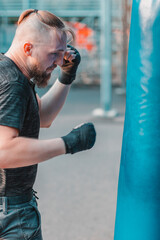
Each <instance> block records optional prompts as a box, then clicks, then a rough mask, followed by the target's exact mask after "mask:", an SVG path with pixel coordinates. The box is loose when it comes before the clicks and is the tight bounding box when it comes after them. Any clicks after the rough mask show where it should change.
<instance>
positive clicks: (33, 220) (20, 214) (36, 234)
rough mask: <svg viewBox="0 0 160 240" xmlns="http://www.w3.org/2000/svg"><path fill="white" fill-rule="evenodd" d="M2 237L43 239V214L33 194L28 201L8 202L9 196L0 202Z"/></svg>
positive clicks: (0, 237)
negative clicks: (19, 202) (41, 214)
mask: <svg viewBox="0 0 160 240" xmlns="http://www.w3.org/2000/svg"><path fill="white" fill-rule="evenodd" d="M0 239H1V240H2V239H3V240H42V234H41V216H40V213H39V211H38V208H37V201H36V199H35V197H34V196H33V197H32V199H31V200H30V201H28V202H26V203H21V204H13V205H12V204H8V201H7V197H4V198H1V204H0Z"/></svg>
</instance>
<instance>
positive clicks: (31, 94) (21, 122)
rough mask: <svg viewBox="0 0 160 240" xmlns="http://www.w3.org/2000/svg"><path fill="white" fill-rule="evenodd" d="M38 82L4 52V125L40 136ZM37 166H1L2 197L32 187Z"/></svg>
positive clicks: (0, 84)
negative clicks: (37, 97)
mask: <svg viewBox="0 0 160 240" xmlns="http://www.w3.org/2000/svg"><path fill="white" fill-rule="evenodd" d="M34 87H35V86H34V84H33V83H31V82H29V80H28V79H27V78H26V77H25V76H24V75H23V74H22V72H21V71H20V70H19V68H18V67H17V66H16V64H15V63H14V62H13V61H12V60H11V59H9V58H8V57H6V56H4V55H3V54H0V125H3V126H9V127H14V128H17V129H18V130H19V136H24V137H27V138H38V135H39V129H40V118H39V108H38V103H37V99H36V93H35V89H34ZM36 173H37V165H33V166H29V167H21V168H12V169H0V196H16V195H20V194H23V193H25V192H27V191H30V190H32V187H33V184H34V182H35V178H36Z"/></svg>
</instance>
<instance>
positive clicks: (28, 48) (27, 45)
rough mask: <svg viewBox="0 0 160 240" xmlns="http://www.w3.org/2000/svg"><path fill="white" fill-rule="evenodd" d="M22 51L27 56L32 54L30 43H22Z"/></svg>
mask: <svg viewBox="0 0 160 240" xmlns="http://www.w3.org/2000/svg"><path fill="white" fill-rule="evenodd" d="M23 47H24V53H25V54H26V55H27V56H31V54H32V47H33V46H32V44H31V43H28V42H27V43H25V44H24V46H23Z"/></svg>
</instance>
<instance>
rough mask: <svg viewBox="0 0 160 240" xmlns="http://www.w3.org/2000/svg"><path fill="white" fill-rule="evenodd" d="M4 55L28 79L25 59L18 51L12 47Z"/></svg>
mask: <svg viewBox="0 0 160 240" xmlns="http://www.w3.org/2000/svg"><path fill="white" fill-rule="evenodd" d="M5 56H7V57H8V58H10V59H11V60H12V61H13V62H14V63H15V64H16V65H17V67H18V68H19V69H20V71H21V72H22V73H23V74H24V75H25V76H26V77H27V78H28V79H30V76H29V72H28V70H27V66H26V63H25V60H24V59H23V57H22V56H21V54H20V52H19V51H13V50H12V47H11V48H10V49H9V50H8V51H7V52H6V53H5Z"/></svg>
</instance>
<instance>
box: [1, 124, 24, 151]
mask: <svg viewBox="0 0 160 240" xmlns="http://www.w3.org/2000/svg"><path fill="white" fill-rule="evenodd" d="M18 136H19V130H18V129H17V128H13V127H8V126H3V125H0V148H3V147H4V146H5V145H6V144H7V143H9V141H11V140H13V139H14V138H16V137H18Z"/></svg>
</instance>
